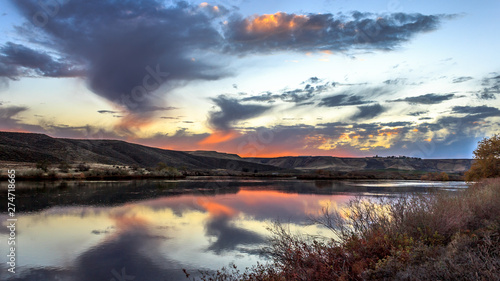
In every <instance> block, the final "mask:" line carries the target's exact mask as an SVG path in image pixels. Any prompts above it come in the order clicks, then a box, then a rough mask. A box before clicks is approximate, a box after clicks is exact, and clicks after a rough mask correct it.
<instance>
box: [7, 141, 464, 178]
mask: <svg viewBox="0 0 500 281" xmlns="http://www.w3.org/2000/svg"><path fill="white" fill-rule="evenodd" d="M43 160H47V161H49V162H51V163H61V162H66V163H81V162H86V163H101V164H108V165H129V166H133V165H135V166H140V167H154V166H156V165H157V164H158V163H159V162H163V163H165V164H167V165H169V166H173V167H178V168H181V167H183V168H186V169H191V170H213V169H227V170H238V171H256V170H257V171H259V172H264V171H266V172H274V171H276V172H278V171H288V172H290V171H294V170H295V171H297V172H312V171H315V170H327V171H339V172H350V171H394V170H403V171H422V172H447V173H462V172H465V171H467V170H468V169H469V168H470V166H471V163H472V160H471V159H416V158H382V157H377V158H374V157H366V158H345V157H342V158H341V157H331V156H296V157H291V156H290V157H277V158H242V157H240V156H238V155H236V154H228V153H219V152H216V151H174V150H166V149H160V148H153V147H148V146H143V145H138V144H133V143H128V142H125V141H118V140H86V139H62V138H52V137H49V136H47V135H44V134H34V133H13V132H0V161H12V162H31V163H36V162H40V161H43Z"/></svg>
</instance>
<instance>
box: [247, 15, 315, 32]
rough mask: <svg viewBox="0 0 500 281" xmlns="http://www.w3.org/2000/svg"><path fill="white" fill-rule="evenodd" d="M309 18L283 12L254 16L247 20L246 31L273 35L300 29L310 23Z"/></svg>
mask: <svg viewBox="0 0 500 281" xmlns="http://www.w3.org/2000/svg"><path fill="white" fill-rule="evenodd" d="M308 19H309V18H308V17H307V16H303V15H288V14H286V13H283V12H278V13H275V14H266V15H262V16H254V17H253V18H250V19H247V20H246V28H245V29H246V31H247V32H249V33H273V32H275V31H278V30H280V31H287V30H292V29H295V28H298V27H300V26H302V25H303V24H304V23H305V22H307V21H308Z"/></svg>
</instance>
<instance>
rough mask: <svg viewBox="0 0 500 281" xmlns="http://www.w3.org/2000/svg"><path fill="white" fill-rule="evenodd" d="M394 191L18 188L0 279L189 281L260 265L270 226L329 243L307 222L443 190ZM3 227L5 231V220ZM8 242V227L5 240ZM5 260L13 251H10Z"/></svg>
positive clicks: (233, 185)
mask: <svg viewBox="0 0 500 281" xmlns="http://www.w3.org/2000/svg"><path fill="white" fill-rule="evenodd" d="M393 183H394V184H393V185H390V184H388V183H380V182H379V184H378V185H377V184H376V183H374V182H332V181H256V180H252V181H239V182H224V183H223V184H221V183H220V182H218V183H216V184H215V185H214V183H213V182H211V183H207V182H193V181H177V182H147V181H144V182H142V181H141V182H122V183H116V182H100V183H96V182H92V183H90V182H83V183H71V184H68V183H65V184H61V183H52V185H51V184H47V183H44V184H38V185H37V184H36V183H33V184H26V185H25V186H23V185H22V183H21V185H20V186H19V188H18V190H17V194H18V198H17V202H18V203H19V204H18V205H19V207H20V208H21V209H20V212H18V228H17V229H18V232H17V240H18V251H17V256H18V260H17V261H18V263H17V266H16V269H17V273H16V274H15V275H12V274H10V273H8V272H7V270H6V266H5V263H2V265H1V268H0V270H1V273H0V279H1V280H75V281H87V280H112V279H113V278H114V279H115V280H132V279H130V278H132V277H134V279H133V280H185V278H184V274H183V273H182V268H186V269H188V270H190V271H191V272H192V273H196V271H197V270H198V269H217V268H220V267H221V266H224V265H227V264H228V263H230V262H235V263H236V264H237V265H239V266H240V267H245V266H250V265H252V264H255V263H256V262H257V261H259V260H262V258H263V257H262V256H260V255H259V254H260V253H259V249H260V248H261V247H262V246H263V245H264V243H265V241H266V235H267V234H268V232H267V230H266V227H267V226H268V225H269V223H270V222H272V221H274V220H277V219H279V220H281V221H284V222H288V223H289V224H290V226H291V228H292V229H293V230H296V231H300V232H302V233H304V232H305V233H311V234H323V235H327V234H328V231H327V230H325V229H323V228H321V227H319V226H312V225H308V216H310V215H313V214H316V213H317V212H318V211H319V210H320V209H321V207H323V206H326V205H333V206H338V205H342V204H344V203H346V202H347V201H348V200H349V199H350V198H352V196H354V195H359V194H397V193H404V192H415V191H420V192H422V191H424V192H426V191H428V190H429V189H436V188H441V187H446V185H440V186H436V185H433V186H429V185H425V184H424V185H421V184H417V185H415V184H412V183H411V182H407V184H405V183H404V182H393ZM457 186H460V184H458V185H457ZM461 186H464V184H463V183H462V185H461ZM208 187H210V188H208ZM213 187H215V188H213ZM0 188H4V187H3V186H0ZM2 196H3V195H2ZM4 202H5V201H4ZM0 219H1V221H2V222H5V221H6V219H7V217H6V214H5V213H3V214H2V215H1V217H0ZM7 235H8V233H7V231H6V228H5V227H3V228H2V229H1V230H0V237H1V238H2V241H5V239H6V238H7ZM0 251H1V253H6V252H7V245H6V243H2V244H1V245H0ZM127 278H129V279H127Z"/></svg>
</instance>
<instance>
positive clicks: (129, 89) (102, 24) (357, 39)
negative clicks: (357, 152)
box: [0, 0, 449, 117]
mask: <svg viewBox="0 0 500 281" xmlns="http://www.w3.org/2000/svg"><path fill="white" fill-rule="evenodd" d="M12 3H13V4H14V5H15V6H16V7H17V8H18V10H19V11H20V12H21V14H23V15H24V16H25V18H26V19H27V20H28V21H29V24H28V23H27V24H24V25H23V26H18V27H17V30H18V32H19V34H20V35H21V36H25V37H27V38H28V39H29V42H30V46H31V45H37V46H40V47H41V48H40V49H43V50H50V52H45V51H41V50H40V49H36V50H35V49H32V48H29V47H27V46H23V45H19V44H15V43H7V44H6V45H4V46H1V47H0V56H1V57H0V77H8V78H10V79H19V78H20V77H25V76H50V77H83V78H84V79H86V81H87V83H88V87H89V88H90V89H91V90H92V91H94V92H95V93H96V94H98V95H100V96H102V97H104V98H106V99H108V100H109V101H112V102H114V103H116V104H119V105H121V106H123V107H124V108H125V109H126V110H127V111H129V112H131V113H133V114H143V113H144V112H149V113H146V114H143V115H146V117H147V116H149V115H151V110H148V108H149V107H151V106H153V105H156V106H162V105H163V104H162V103H163V101H164V97H163V96H162V95H163V94H160V91H157V90H158V89H159V87H161V86H162V85H165V84H166V83H167V82H170V81H172V83H168V85H169V87H170V88H172V87H175V86H176V85H179V83H173V82H175V81H192V80H198V79H201V80H215V79H220V78H221V77H226V76H227V75H228V72H227V71H226V70H225V67H224V66H222V65H223V64H222V63H221V59H220V58H221V57H222V58H224V57H223V56H222V55H224V54H235V55H244V54H247V53H249V52H251V53H269V52H273V51H303V50H309V51H319V50H350V49H369V50H372V49H380V50H390V49H394V48H396V47H397V46H398V45H399V44H401V43H403V42H406V41H408V40H409V39H411V38H412V37H413V36H414V35H416V34H418V33H421V32H427V31H432V30H435V29H436V28H437V27H438V25H439V24H440V22H441V21H442V20H443V19H445V18H447V17H449V16H435V15H421V14H404V13H395V14H388V15H376V14H370V13H360V12H354V13H352V14H349V15H343V14H336V15H333V14H304V15H297V14H286V13H277V14H274V15H261V16H251V17H248V18H243V17H241V16H239V15H237V14H236V12H235V11H236V10H235V9H233V10H232V11H230V10H228V9H226V8H224V7H223V6H211V5H208V4H202V5H198V6H196V5H192V4H188V3H186V2H178V3H176V4H174V5H173V6H165V3H164V2H162V1H159V0H144V1H132V0H126V1H111V0H109V1H85V0H72V1H64V3H61V4H58V5H57V7H52V8H54V10H57V11H54V15H51V16H50V17H49V18H48V19H46V20H44V18H43V17H34V16H33V15H37V13H38V12H40V3H39V1H37V0H26V1H12ZM56 3H59V2H56ZM56 8H57V9H56ZM223 19H227V21H224V22H225V24H224V25H223V27H222V29H221V28H220V26H219V23H220V22H222V21H223ZM33 23H34V24H35V25H38V28H35V27H33ZM207 52H208V53H210V52H212V53H214V54H216V56H208V55H206V54H207ZM217 54H218V56H217ZM213 57H217V61H215V60H214V59H213ZM225 57H227V56H225ZM318 82H319V79H318V78H317V77H311V79H310V81H309V84H308V87H309V88H305V89H299V90H296V91H293V90H292V91H289V92H286V93H282V94H281V96H280V97H279V98H280V99H282V100H283V101H286V102H295V103H302V102H305V101H307V100H309V99H310V98H311V97H312V95H313V94H312V92H317V91H318V88H317V87H318V86H312V85H314V84H316V83H318ZM180 84H182V83H180ZM313 88H314V89H313ZM162 92H165V91H162ZM166 92H168V91H166ZM140 117H144V116H140Z"/></svg>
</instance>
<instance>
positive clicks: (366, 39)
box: [225, 12, 449, 53]
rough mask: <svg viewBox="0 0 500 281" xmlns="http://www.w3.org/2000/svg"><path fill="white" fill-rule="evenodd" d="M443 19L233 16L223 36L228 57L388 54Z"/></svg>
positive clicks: (410, 16)
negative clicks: (287, 52) (336, 52)
mask: <svg viewBox="0 0 500 281" xmlns="http://www.w3.org/2000/svg"><path fill="white" fill-rule="evenodd" d="M446 17H449V16H435V15H430V16H428V15H422V14H404V13H395V14H388V15H375V14H371V13H360V12H353V13H352V14H351V15H343V14H336V15H334V14H307V15H297V14H287V13H281V12H280V13H276V14H274V15H262V16H255V17H250V18H242V17H238V16H233V17H232V18H230V20H229V22H228V24H227V25H226V29H225V35H226V38H227V39H228V41H229V42H231V44H229V45H228V46H227V47H226V50H227V51H229V52H235V53H241V52H266V51H268V52H270V51H274V50H295V51H310V50H318V49H323V50H351V49H355V48H363V49H380V50H391V49H394V48H396V47H397V46H398V45H400V44H401V43H403V42H406V41H408V40H409V39H411V38H412V37H413V36H414V35H415V34H417V33H421V32H427V31H432V30H435V29H437V27H438V26H439V24H440V22H441V21H442V20H443V19H444V18H446Z"/></svg>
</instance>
